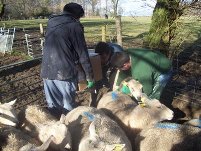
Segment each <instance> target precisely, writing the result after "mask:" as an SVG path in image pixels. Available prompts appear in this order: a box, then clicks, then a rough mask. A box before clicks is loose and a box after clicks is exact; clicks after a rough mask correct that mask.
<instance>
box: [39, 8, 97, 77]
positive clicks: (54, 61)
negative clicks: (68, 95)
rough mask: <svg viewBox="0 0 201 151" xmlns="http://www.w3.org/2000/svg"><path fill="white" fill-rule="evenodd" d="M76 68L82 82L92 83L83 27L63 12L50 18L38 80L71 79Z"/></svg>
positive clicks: (75, 73)
mask: <svg viewBox="0 0 201 151" xmlns="http://www.w3.org/2000/svg"><path fill="white" fill-rule="evenodd" d="M77 64H80V65H81V66H82V68H83V70H84V72H85V75H86V79H87V80H92V79H93V71H92V66H91V63H90V60H89V54H88V50H87V46H86V41H85V38H84V30H83V26H82V25H81V23H80V22H79V21H78V20H76V19H75V18H73V17H72V15H71V14H70V13H67V12H66V13H64V14H61V15H53V16H51V17H50V18H49V20H48V24H47V30H46V34H45V44H44V50H43V57H42V67H41V77H42V78H44V79H50V80H68V79H71V78H75V77H77V72H78V71H77V68H76V66H77Z"/></svg>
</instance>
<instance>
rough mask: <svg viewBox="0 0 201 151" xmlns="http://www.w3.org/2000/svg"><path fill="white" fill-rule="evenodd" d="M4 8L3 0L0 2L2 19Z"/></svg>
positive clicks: (0, 16)
mask: <svg viewBox="0 0 201 151" xmlns="http://www.w3.org/2000/svg"><path fill="white" fill-rule="evenodd" d="M5 6H6V4H5V3H4V1H3V0H1V1H0V18H1V19H2V17H3V15H4V12H5Z"/></svg>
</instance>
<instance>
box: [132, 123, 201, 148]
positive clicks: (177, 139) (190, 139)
mask: <svg viewBox="0 0 201 151" xmlns="http://www.w3.org/2000/svg"><path fill="white" fill-rule="evenodd" d="M200 142H201V129H200V128H197V127H193V126H188V125H181V124H175V123H159V124H156V125H153V126H151V127H149V128H146V129H143V130H142V131H141V132H140V133H139V134H138V135H137V137H136V139H135V151H150V150H153V151H170V150H171V151H200V150H201V144H200Z"/></svg>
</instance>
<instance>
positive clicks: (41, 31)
mask: <svg viewBox="0 0 201 151" xmlns="http://www.w3.org/2000/svg"><path fill="white" fill-rule="evenodd" d="M40 34H41V36H42V37H44V29H43V24H41V23H40Z"/></svg>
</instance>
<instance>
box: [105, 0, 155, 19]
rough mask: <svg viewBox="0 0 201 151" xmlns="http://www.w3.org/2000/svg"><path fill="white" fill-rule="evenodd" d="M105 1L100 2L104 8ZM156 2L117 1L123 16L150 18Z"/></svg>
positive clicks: (149, 0)
mask: <svg viewBox="0 0 201 151" xmlns="http://www.w3.org/2000/svg"><path fill="white" fill-rule="evenodd" d="M105 1H106V0H101V5H102V7H105V3H106V2H105ZM155 4H156V0H119V6H120V7H121V8H122V9H123V14H122V15H123V16H151V15H152V14H153V9H154V6H155Z"/></svg>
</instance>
